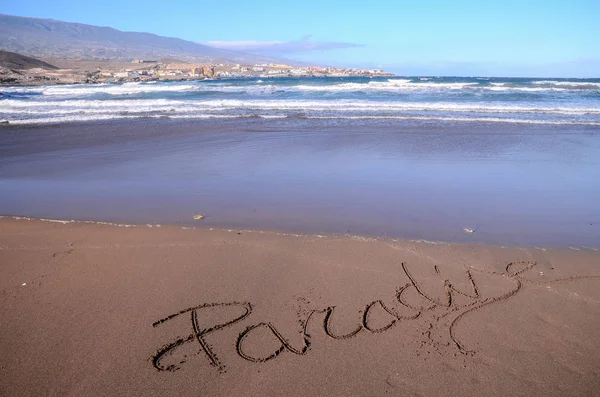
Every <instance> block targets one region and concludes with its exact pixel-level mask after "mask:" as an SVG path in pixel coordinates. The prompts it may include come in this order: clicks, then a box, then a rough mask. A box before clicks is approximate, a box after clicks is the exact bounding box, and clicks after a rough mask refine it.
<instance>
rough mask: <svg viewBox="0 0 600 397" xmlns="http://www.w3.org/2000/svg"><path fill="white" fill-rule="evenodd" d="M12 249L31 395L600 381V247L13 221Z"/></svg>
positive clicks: (15, 357)
mask: <svg viewBox="0 0 600 397" xmlns="http://www.w3.org/2000/svg"><path fill="white" fill-rule="evenodd" d="M0 247H1V249H0V258H1V259H0V261H1V262H2V263H3V268H2V274H3V277H1V280H2V282H1V284H2V286H1V289H0V290H1V293H0V299H1V300H2V305H0V315H1V316H2V318H3V319H5V321H3V322H2V334H3V335H6V336H9V338H2V339H1V340H0V347H1V349H2V351H3V352H4V357H5V359H4V363H3V365H2V368H1V369H0V371H1V372H2V375H3V376H2V377H0V386H1V387H2V389H3V390H5V391H6V392H8V393H9V394H11V395H15V396H19V395H32V394H39V393H48V392H54V393H57V394H73V393H78V394H90V393H93V394H96V395H115V396H118V395H131V394H136V395H138V394H139V395H141V394H145V395H159V394H160V395H167V396H168V395H181V394H189V393H197V392H202V393H204V394H208V395H214V394H221V395H234V394H235V395H258V394H281V393H284V394H288V395H292V396H294V395H307V394H309V395H324V394H328V395H340V396H341V395H349V394H360V395H380V394H383V393H386V392H389V393H399V392H400V393H410V394H413V395H414V394H423V395H431V394H444V393H446V394H447V393H453V394H460V395H465V396H470V395H480V394H481V393H482V392H483V393H486V394H488V395H494V394H497V395H507V394H511V395H531V394H539V393H544V394H545V395H549V396H554V395H556V396H558V395H565V394H577V395H590V396H591V395H593V393H594V391H595V390H597V388H598V387H600V384H599V383H598V379H599V377H598V373H599V371H600V362H599V361H598V360H597V354H595V353H594V352H598V349H600V339H598V335H597V332H596V329H597V327H598V320H597V319H598V318H600V317H599V316H600V295H599V294H598V288H597V286H598V282H600V268H599V264H600V253H598V252H595V251H591V250H588V251H586V250H581V251H575V250H570V249H534V248H523V247H520V248H513V247H499V246H490V245H483V244H431V243H426V242H415V241H406V240H389V239H384V238H378V239H365V238H358V237H347V236H318V237H317V236H311V235H296V236H294V235H289V234H278V233H273V232H264V231H254V232H248V231H239V230H238V231H235V230H232V231H226V230H207V229H202V228H200V229H188V230H186V229H182V228H177V227H171V226H163V227H160V228H157V227H116V226H111V225H102V224H85V223H58V222H42V221H40V220H35V219H32V220H27V221H26V220H16V219H8V218H2V219H0ZM446 280H449V281H446ZM448 285H450V289H448V288H447V286H448ZM445 286H446V287H445ZM190 314H191V316H192V317H191V318H192V320H193V321H194V322H196V323H197V324H200V325H199V326H198V327H197V328H195V329H196V331H194V329H193V327H192V325H193V324H188V323H189V318H190ZM188 335H191V337H192V339H189V340H188V339H186V338H188ZM181 338H182V339H181ZM196 338H198V339H199V340H201V341H202V343H204V344H198V340H196ZM202 346H204V347H202ZM32 376H33V377H35V378H36V379H39V380H40V382H30V381H29V380H30V379H31V377H32Z"/></svg>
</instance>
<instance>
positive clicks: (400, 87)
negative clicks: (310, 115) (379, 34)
mask: <svg viewBox="0 0 600 397" xmlns="http://www.w3.org/2000/svg"><path fill="white" fill-rule="evenodd" d="M585 90H591V91H598V90H600V82H598V83H596V82H575V81H552V80H543V81H533V82H531V83H524V82H520V83H515V82H489V83H488V82H487V81H471V82H468V81H467V82H464V81H463V82H448V81H434V80H432V79H431V78H419V79H418V80H416V81H413V80H411V79H388V80H386V81H368V82H339V81H335V82H327V83H322V82H319V84H315V83H312V84H307V83H306V81H304V80H294V81H292V82H286V83H284V84H281V83H275V82H273V81H272V80H271V81H268V82H265V81H263V80H257V81H256V80H247V81H206V82H203V81H193V82H185V83H152V82H150V83H124V84H98V85H92V84H82V85H65V86H42V87H7V88H5V89H3V92H4V93H5V94H6V95H7V97H9V98H10V95H11V94H13V95H15V94H19V95H23V94H25V95H29V96H31V97H37V96H41V97H43V98H48V99H55V100H69V99H75V98H84V97H86V96H94V95H107V96H113V97H115V98H127V97H128V96H134V97H137V96H140V95H152V94H154V95H168V94H190V95H194V94H198V95H202V94H209V93H216V94H218V93H232V94H235V93H237V94H247V95H254V96H271V95H274V94H278V93H308V94H311V93H314V94H317V93H334V94H335V93H341V94H343V93H353V92H363V93H369V92H372V93H375V94H377V93H400V94H402V93H407V94H410V93H416V92H424V93H434V92H438V93H441V94H443V93H444V92H461V91H464V92H471V93H476V92H491V93H493V92H497V91H506V92H515V93H519V92H536V93H543V92H557V91H558V92H565V91H575V92H581V91H585Z"/></svg>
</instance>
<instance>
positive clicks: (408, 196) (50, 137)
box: [0, 118, 600, 248]
mask: <svg viewBox="0 0 600 397" xmlns="http://www.w3.org/2000/svg"><path fill="white" fill-rule="evenodd" d="M0 133H1V134H2V135H1V137H2V138H1V142H2V145H0V190H2V192H3V193H4V195H3V197H2V199H1V200H0V214H4V215H25V216H35V217H52V218H61V219H87V220H103V221H118V222H129V223H144V224H145V223H162V224H183V225H186V224H187V225H195V224H196V223H195V222H194V221H193V219H192V216H193V215H195V214H202V215H205V216H206V218H205V219H204V220H203V221H202V225H203V226H205V227H220V228H252V229H261V230H278V231H289V232H305V233H315V232H317V233H327V234H353V235H371V236H389V237H399V238H410V239H427V240H440V241H452V242H464V243H468V242H483V243H492V244H501V245H502V244H505V245H519V246H540V247H546V246H558V247H565V246H567V247H568V246H574V247H595V248H599V247H600V246H599V244H600V243H599V242H600V210H599V206H598V203H599V202H600V183H599V182H598V181H600V160H599V159H600V138H599V137H600V134H599V133H600V129H599V128H598V127H578V126H547V125H546V126H536V125H510V124H498V123H496V124H494V123H491V124H490V123H431V124H423V123H419V124H414V125H413V124H411V122H408V121H402V122H394V121H390V120H384V121H376V120H363V121H360V120H351V121H326V120H322V121H319V120H304V119H301V118H297V119H275V120H268V121H266V120H264V119H258V118H256V119H253V118H249V119H239V120H201V121H195V122H192V121H185V122H183V121H174V120H168V119H166V120H154V121H152V120H149V121H139V120H138V121H136V122H133V123H132V122H127V121H120V122H105V123H83V124H69V125H56V126H45V127H21V128H19V127H15V126H6V127H3V128H1V129H0ZM464 228H469V229H474V230H475V233H474V234H466V233H464V232H463V229H464Z"/></svg>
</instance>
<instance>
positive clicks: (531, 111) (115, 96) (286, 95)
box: [0, 77, 600, 126]
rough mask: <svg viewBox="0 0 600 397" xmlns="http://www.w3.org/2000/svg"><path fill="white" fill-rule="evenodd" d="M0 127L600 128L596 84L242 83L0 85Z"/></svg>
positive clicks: (476, 80)
mask: <svg viewBox="0 0 600 397" xmlns="http://www.w3.org/2000/svg"><path fill="white" fill-rule="evenodd" d="M0 92H1V94H0V120H4V121H8V122H9V123H10V124H49V123H69V122H81V121H98V120H114V119H138V118H171V119H207V118H214V119H219V118H221V119H225V118H265V119H275V118H288V119H298V118H300V119H302V118H304V119H322V120H333V121H335V120H368V119H373V120H394V119H395V120H403V121H406V122H409V123H412V124H416V125H421V124H435V123H444V122H470V123H473V122H482V123H513V124H515V123H516V124H544V125H582V126H585V125H591V126H598V125H600V79H531V78H483V77H392V78H389V77H377V78H363V77H340V78H333V77H328V78H276V79H274V78H271V79H268V78H264V79H259V78H246V79H231V80H204V81H184V82H149V83H124V84H100V85H87V84H83V85H62V86H39V87H2V88H0Z"/></svg>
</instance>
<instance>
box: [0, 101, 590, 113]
mask: <svg viewBox="0 0 600 397" xmlns="http://www.w3.org/2000/svg"><path fill="white" fill-rule="evenodd" d="M1 104H2V106H1V107H0V114H38V113H40V114H44V113H49V112H50V113H57V114H61V113H68V112H71V113H75V112H82V113H86V112H97V113H102V112H107V111H119V110H121V111H176V112H185V111H198V110H207V109H210V110H220V111H229V110H251V109H259V110H272V111H290V110H292V111H302V110H323V111H336V112H356V111H362V112H382V111H390V112H393V111H396V112H407V111H425V112H427V111H437V112H460V113H465V112H467V113H522V114H557V115H600V107H574V106H562V107H557V106H540V104H536V103H534V104H531V105H497V104H491V103H481V102H468V103H452V102H393V101H386V102H382V101H369V100H336V101H331V100H299V99H272V100H254V99H248V100H242V99H239V100H238V99H222V100H219V99H214V100H173V99H132V100H104V101H103V100H65V101H56V102H46V101H23V100H12V99H7V100H4V101H3V102H2V103H1Z"/></svg>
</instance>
